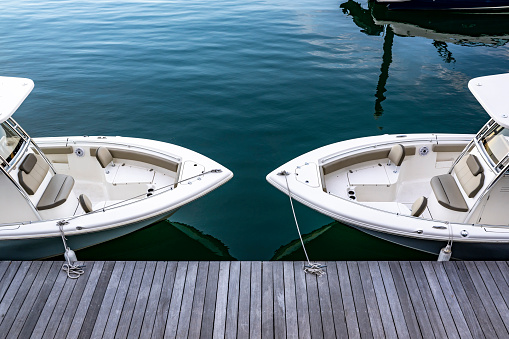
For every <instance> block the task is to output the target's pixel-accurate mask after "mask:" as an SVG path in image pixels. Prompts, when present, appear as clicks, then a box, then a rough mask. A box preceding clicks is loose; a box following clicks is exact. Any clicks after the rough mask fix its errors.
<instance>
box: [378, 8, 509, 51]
mask: <svg viewBox="0 0 509 339" xmlns="http://www.w3.org/2000/svg"><path fill="white" fill-rule="evenodd" d="M371 9H372V15H373V18H374V23H375V24H376V25H378V26H385V25H388V26H390V27H391V28H392V30H393V31H394V34H396V35H398V36H402V37H407V36H408V37H423V38H427V39H431V40H434V41H440V42H444V43H453V44H457V45H463V46H489V47H498V46H502V45H505V44H506V43H507V42H508V41H509V20H508V19H509V12H504V13H498V14H481V13H459V12H453V13H445V12H426V15H423V13H422V12H419V11H399V12H391V11H388V10H387V9H386V8H383V6H382V7H381V6H379V5H377V4H372V6H371Z"/></svg>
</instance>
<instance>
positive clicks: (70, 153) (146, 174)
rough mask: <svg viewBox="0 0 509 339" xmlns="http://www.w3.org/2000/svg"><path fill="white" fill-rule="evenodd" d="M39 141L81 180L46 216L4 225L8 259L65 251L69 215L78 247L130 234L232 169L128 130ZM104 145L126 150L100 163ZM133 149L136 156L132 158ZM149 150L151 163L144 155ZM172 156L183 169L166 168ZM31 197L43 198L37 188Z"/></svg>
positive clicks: (1, 250) (2, 252)
mask: <svg viewBox="0 0 509 339" xmlns="http://www.w3.org/2000/svg"><path fill="white" fill-rule="evenodd" d="M35 141H36V143H37V144H38V146H39V147H40V148H41V149H42V150H43V151H44V153H45V155H46V156H47V157H48V159H49V160H50V161H51V163H52V165H53V166H54V167H55V169H56V171H57V173H63V174H65V175H70V176H72V177H73V178H74V180H75V184H74V187H73V191H72V192H71V195H70V196H69V198H68V199H67V200H66V202H65V203H64V204H63V205H60V206H58V207H55V208H52V209H48V210H43V211H40V212H39V213H40V215H41V216H42V217H43V220H41V221H32V222H29V223H16V222H9V223H5V222H4V223H3V224H1V225H0V259H3V260H29V259H38V258H45V257H50V256H54V255H58V254H61V253H63V252H64V246H63V242H62V239H61V232H60V228H59V227H58V226H57V222H59V221H62V220H64V221H66V222H67V223H66V224H65V225H64V226H63V228H62V230H63V232H64V234H65V236H66V238H67V239H68V240H67V244H68V246H69V247H70V248H71V249H73V250H77V249H80V248H84V247H89V246H93V245H95V244H98V243H102V242H105V241H108V240H111V239H113V238H116V237H119V236H122V235H125V234H127V233H130V232H133V231H135V230H138V229H140V228H142V227H145V226H148V225H150V224H152V223H154V222H156V221H158V220H161V219H164V218H166V217H167V216H169V215H171V214H173V213H174V212H175V211H176V210H177V209H179V208H180V207H182V206H183V205H185V204H187V203H189V202H191V201H193V200H195V199H197V198H199V197H201V196H203V195H205V194H207V193H209V192H211V191H212V190H214V189H216V188H217V187H219V186H221V185H222V184H224V183H226V182H227V181H228V180H229V179H231V178H232V176H233V174H232V172H231V171H229V170H228V169H227V168H225V167H224V166H221V165H220V164H218V163H217V162H215V161H213V160H211V159H209V158H207V157H205V156H203V155H201V154H199V153H196V152H194V151H191V150H188V149H185V148H183V147H179V146H176V145H172V144H167V143H163V142H158V141H152V140H145V139H135V138H123V137H69V138H66V137H62V138H40V139H35ZM101 146H102V147H106V148H108V149H110V150H117V152H118V154H121V155H122V157H124V158H121V159H114V161H113V162H112V163H110V165H109V167H106V168H101V167H100V166H99V165H98V164H97V160H96V159H95V156H92V153H93V152H94V150H96V149H97V148H98V147H101ZM78 150H79V151H78ZM78 154H79V155H78ZM113 154H115V153H113ZM130 154H134V155H135V156H133V157H132V159H131V158H129V157H130ZM140 155H141V156H140ZM145 158H147V159H149V160H150V161H149V163H144V162H143V159H145ZM133 159H134V160H133ZM140 159H141V160H140ZM154 159H155V160H154ZM161 159H162V160H161ZM165 161H168V162H171V163H175V164H176V165H175V168H178V169H177V170H175V171H173V170H168V169H166V168H165V167H168V166H167V165H166V164H165ZM150 162H151V163H150ZM211 170H217V171H215V172H210V171H211ZM189 178H191V179H190V180H187V179H189ZM81 193H86V195H87V196H89V197H90V199H91V200H92V202H93V210H94V211H93V212H92V213H85V212H84V211H83V210H82V209H81V207H80V205H79V202H78V199H77V196H78V195H79V194H81ZM36 194H37V193H36ZM31 199H37V198H36V195H34V196H31ZM35 203H36V202H35ZM35 203H34V205H35Z"/></svg>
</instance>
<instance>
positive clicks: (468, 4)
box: [375, 0, 509, 12]
mask: <svg viewBox="0 0 509 339" xmlns="http://www.w3.org/2000/svg"><path fill="white" fill-rule="evenodd" d="M375 1H376V2H377V3H379V4H384V5H386V6H387V8H388V9H390V10H432V11H475V12H497V11H507V10H509V1H508V0H375Z"/></svg>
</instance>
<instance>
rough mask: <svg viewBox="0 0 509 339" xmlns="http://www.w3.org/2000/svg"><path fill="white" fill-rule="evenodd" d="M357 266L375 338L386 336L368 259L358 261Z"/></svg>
mask: <svg viewBox="0 0 509 339" xmlns="http://www.w3.org/2000/svg"><path fill="white" fill-rule="evenodd" d="M357 266H358V268H359V275H360V279H361V283H362V288H363V291H364V297H365V299H366V306H367V309H368V316H369V323H370V324H371V329H372V334H373V338H384V337H385V334H384V327H383V324H382V317H381V316H380V309H379V308H378V303H377V302H376V296H375V288H374V286H373V280H372V279H371V273H370V271H369V265H368V263H367V262H366V261H361V262H359V263H357Z"/></svg>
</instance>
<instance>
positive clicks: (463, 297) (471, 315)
mask: <svg viewBox="0 0 509 339" xmlns="http://www.w3.org/2000/svg"><path fill="white" fill-rule="evenodd" d="M434 268H435V271H436V272H437V276H439V277H441V276H444V275H446V276H447V278H448V279H449V281H450V285H451V287H452V289H453V293H454V295H455V296H456V298H457V300H458V303H459V306H460V308H461V311H462V312H463V316H464V317H465V320H466V322H467V325H468V327H469V328H470V333H472V336H473V337H474V338H495V337H496V336H497V335H496V333H495V331H494V330H493V328H492V326H491V323H490V322H489V321H488V322H487V324H486V325H487V326H486V329H485V331H483V329H482V327H481V325H480V323H479V319H478V318H485V317H477V314H476V312H475V311H474V309H473V307H472V305H471V303H470V296H469V295H468V294H467V293H466V292H465V289H464V288H463V285H462V282H461V279H460V277H459V276H458V272H457V271H456V263H455V262H447V263H446V262H443V263H442V264H441V265H436V264H434ZM441 270H445V273H440V274H438V271H441ZM484 333H486V334H488V336H485V335H484Z"/></svg>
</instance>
